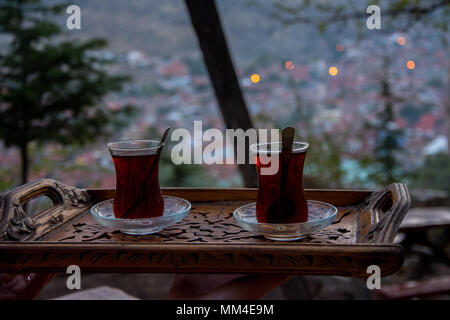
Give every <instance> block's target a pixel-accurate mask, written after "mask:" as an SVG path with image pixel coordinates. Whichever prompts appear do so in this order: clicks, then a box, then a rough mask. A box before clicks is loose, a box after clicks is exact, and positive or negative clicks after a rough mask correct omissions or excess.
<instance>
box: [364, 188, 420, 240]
mask: <svg viewBox="0 0 450 320" xmlns="http://www.w3.org/2000/svg"><path fill="white" fill-rule="evenodd" d="M410 204H411V198H410V196H409V193H408V189H407V187H406V185H405V184H403V183H393V184H390V185H389V186H387V187H386V188H385V189H384V190H382V191H380V192H376V193H374V194H373V195H372V196H371V197H369V200H368V205H367V210H365V212H367V213H368V214H369V215H370V216H369V219H370V227H369V228H368V232H367V233H366V234H365V236H364V237H363V242H368V243H380V244H381V243H392V242H393V241H394V238H395V235H396V233H397V231H398V229H399V228H400V224H401V223H402V221H403V218H404V217H405V215H406V213H407V212H408V209H409V206H410Z"/></svg>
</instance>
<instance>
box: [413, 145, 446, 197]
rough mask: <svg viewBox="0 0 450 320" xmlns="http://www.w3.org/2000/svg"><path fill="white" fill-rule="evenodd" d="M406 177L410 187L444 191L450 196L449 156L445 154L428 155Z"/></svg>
mask: <svg viewBox="0 0 450 320" xmlns="http://www.w3.org/2000/svg"><path fill="white" fill-rule="evenodd" d="M408 176H409V177H410V180H411V186H412V187H417V188H430V189H439V190H445V191H447V193H448V194H450V182H449V181H450V156H449V155H448V153H445V152H441V153H437V154H434V155H429V156H427V157H426V158H425V161H424V164H423V165H422V166H421V167H419V168H417V169H415V170H413V171H411V172H409V173H408Z"/></svg>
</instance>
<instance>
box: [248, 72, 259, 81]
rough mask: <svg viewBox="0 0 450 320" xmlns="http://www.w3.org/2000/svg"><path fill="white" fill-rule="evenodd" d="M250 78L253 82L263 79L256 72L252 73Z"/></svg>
mask: <svg viewBox="0 0 450 320" xmlns="http://www.w3.org/2000/svg"><path fill="white" fill-rule="evenodd" d="M250 80H251V81H252V82H253V83H258V82H259V81H260V80H261V77H260V76H259V74H257V73H254V74H252V75H251V76H250Z"/></svg>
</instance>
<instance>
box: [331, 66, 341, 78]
mask: <svg viewBox="0 0 450 320" xmlns="http://www.w3.org/2000/svg"><path fill="white" fill-rule="evenodd" d="M338 72H339V70H338V68H336V67H330V69H328V73H329V74H330V75H332V76H333V77H334V76H337V74H338Z"/></svg>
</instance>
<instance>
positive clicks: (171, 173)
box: [147, 127, 218, 188]
mask: <svg viewBox="0 0 450 320" xmlns="http://www.w3.org/2000/svg"><path fill="white" fill-rule="evenodd" d="M169 134H170V133H169ZM147 138H148V139H151V140H157V139H159V138H160V133H159V132H158V131H157V129H156V128H153V127H151V128H149V130H148V133H147ZM169 140H170V139H168V140H167V141H166V145H165V147H164V149H163V152H162V154H161V159H160V163H159V182H160V185H161V186H162V187H190V188H192V187H214V186H217V185H218V183H217V181H216V180H215V179H214V178H213V177H212V176H210V175H209V174H208V170H207V168H206V166H204V165H194V164H180V165H175V164H174V163H173V162H172V159H171V155H170V150H172V147H173V146H171V145H170V144H171V143H170V141H169Z"/></svg>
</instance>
